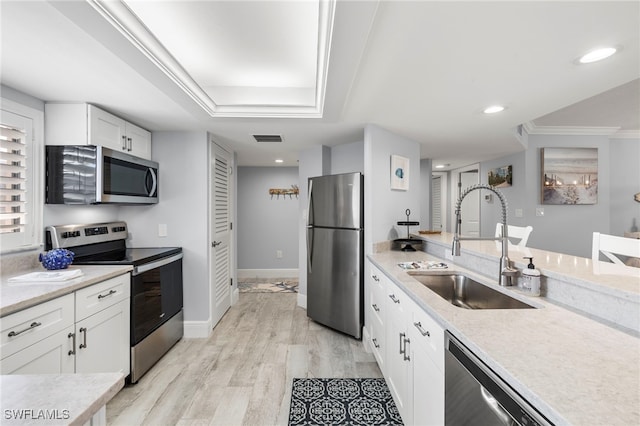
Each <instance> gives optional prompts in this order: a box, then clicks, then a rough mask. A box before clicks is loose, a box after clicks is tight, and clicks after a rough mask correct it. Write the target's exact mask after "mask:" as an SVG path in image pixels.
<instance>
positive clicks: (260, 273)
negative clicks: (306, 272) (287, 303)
mask: <svg viewBox="0 0 640 426" xmlns="http://www.w3.org/2000/svg"><path fill="white" fill-rule="evenodd" d="M299 273H300V270H299V269H298V268H295V269H238V281H242V280H243V279H246V278H258V277H259V278H293V277H297V276H298V274H299Z"/></svg>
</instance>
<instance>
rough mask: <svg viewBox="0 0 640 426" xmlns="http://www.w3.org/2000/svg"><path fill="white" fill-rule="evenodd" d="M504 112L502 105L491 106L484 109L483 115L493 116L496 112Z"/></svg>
mask: <svg viewBox="0 0 640 426" xmlns="http://www.w3.org/2000/svg"><path fill="white" fill-rule="evenodd" d="M500 111H504V107H503V106H502V105H492V106H490V107H487V108H485V109H484V111H482V112H484V113H485V114H495V113H496V112H500Z"/></svg>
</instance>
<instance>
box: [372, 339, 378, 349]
mask: <svg viewBox="0 0 640 426" xmlns="http://www.w3.org/2000/svg"><path fill="white" fill-rule="evenodd" d="M373 346H375V347H376V349H379V348H380V345H379V344H378V339H376V338H374V339H373Z"/></svg>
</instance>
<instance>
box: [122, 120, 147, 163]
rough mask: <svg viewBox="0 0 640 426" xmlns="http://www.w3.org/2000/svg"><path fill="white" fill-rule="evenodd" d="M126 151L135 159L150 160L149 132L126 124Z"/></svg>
mask: <svg viewBox="0 0 640 426" xmlns="http://www.w3.org/2000/svg"><path fill="white" fill-rule="evenodd" d="M126 136H127V151H128V152H129V154H131V155H135V156H136V157H141V158H146V159H148V160H151V132H149V131H147V130H145V129H143V128H142V127H138V126H136V125H135V124H131V123H126Z"/></svg>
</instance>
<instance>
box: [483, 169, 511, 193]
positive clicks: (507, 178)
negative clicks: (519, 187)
mask: <svg viewBox="0 0 640 426" xmlns="http://www.w3.org/2000/svg"><path fill="white" fill-rule="evenodd" d="M487 182H488V183H489V185H491V186H495V187H496V188H506V187H508V186H511V185H513V166H511V165H509V166H502V167H497V168H495V169H491V170H489V171H488V172H487Z"/></svg>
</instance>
